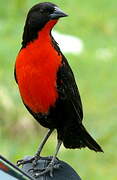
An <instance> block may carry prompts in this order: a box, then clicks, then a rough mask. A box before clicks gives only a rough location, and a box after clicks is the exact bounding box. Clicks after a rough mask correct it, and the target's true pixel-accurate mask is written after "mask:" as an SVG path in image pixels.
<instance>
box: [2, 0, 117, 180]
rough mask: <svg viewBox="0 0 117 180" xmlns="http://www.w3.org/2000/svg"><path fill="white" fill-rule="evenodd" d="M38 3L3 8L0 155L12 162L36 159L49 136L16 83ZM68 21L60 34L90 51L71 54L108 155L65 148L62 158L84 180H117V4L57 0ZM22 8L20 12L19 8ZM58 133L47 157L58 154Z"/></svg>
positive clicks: (92, 125)
mask: <svg viewBox="0 0 117 180" xmlns="http://www.w3.org/2000/svg"><path fill="white" fill-rule="evenodd" d="M37 2H39V1H37V0H30V1H29V0H25V1H24V0H11V1H10V3H9V1H8V0H7V1H2V5H1V7H0V42H1V43H0V153H1V154H3V155H4V156H6V157H7V158H8V159H10V160H11V161H13V162H16V160H17V159H20V158H22V157H23V156H25V155H33V154H34V152H35V151H36V149H37V146H38V144H39V142H40V140H41V138H42V136H43V135H44V132H45V130H44V129H43V128H42V127H40V126H39V125H38V124H37V123H36V122H35V121H33V118H32V117H31V116H30V115H29V114H28V113H27V111H26V110H25V108H24V107H23V105H22V103H21V99H20V97H19V94H18V90H17V86H16V84H15V82H14V77H13V67H14V63H15V57H16V54H17V52H18V51H19V49H20V42H21V36H22V30H23V23H24V19H25V16H26V13H27V10H28V9H29V8H30V7H31V6H32V5H33V4H35V3H37ZM51 2H54V3H55V4H58V5H59V6H60V7H61V8H62V9H63V10H64V11H65V12H67V13H68V14H69V17H68V18H66V19H62V20H61V22H59V23H58V24H57V26H56V29H57V30H58V31H60V32H62V33H66V34H71V35H75V36H78V37H80V38H81V39H82V40H83V41H84V46H85V50H84V52H83V53H82V54H81V55H79V56H74V55H67V54H66V56H67V58H68V60H69V63H70V65H71V67H72V69H73V71H74V74H75V77H76V81H77V83H78V85H79V88H80V92H81V96H82V101H83V105H84V124H85V126H86V127H87V129H88V130H89V131H90V133H91V134H92V135H93V136H94V137H95V138H96V139H97V141H98V142H99V143H100V144H101V145H102V147H103V149H104V152H105V153H104V154H103V153H102V154H101V153H94V152H91V151H89V150H87V149H85V150H66V149H65V148H64V147H62V148H61V151H60V153H59V158H60V159H62V160H64V161H66V162H68V163H69V164H71V165H72V167H73V168H74V169H75V170H76V171H77V172H78V173H79V174H80V176H81V177H82V179H83V180H85V179H86V180H89V179H91V180H94V179H95V180H99V179H100V180H103V179H106V180H116V179H117V175H116V162H117V156H116V147H117V140H116V129H117V123H116V117H117V110H116V107H117V105H116V99H117V93H116V89H117V85H116V82H117V78H116V69H117V68H116V67H117V62H116V58H117V53H116V52H117V51H116V42H117V36H116V32H117V22H116V6H117V2H116V1H114V0H112V1H109V0H103V1H101V0H96V1H92V0H88V1H81V0H79V1H77V0H74V1H70V0H65V1H62V0H60V1H59V2H58V1H57V0H53V1H51ZM19 7H20V8H19ZM55 143H56V138H55V134H53V136H52V137H51V138H50V140H49V141H48V144H47V145H46V146H45V148H44V151H43V155H47V154H48V155H49V154H52V153H53V151H54V149H55Z"/></svg>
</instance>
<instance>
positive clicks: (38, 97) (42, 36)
mask: <svg viewBox="0 0 117 180" xmlns="http://www.w3.org/2000/svg"><path fill="white" fill-rule="evenodd" d="M56 22H57V20H51V21H49V22H48V23H47V24H46V25H45V27H44V28H43V29H42V30H41V31H39V33H38V38H37V39H35V40H34V41H32V42H30V43H29V44H28V45H27V46H26V48H23V49H22V50H21V51H20V52H19V54H18V56H17V59H16V76H17V81H18V86H19V90H20V94H21V97H22V99H23V101H24V103H25V104H26V105H27V106H28V107H29V108H30V109H31V110H32V111H33V112H41V113H47V112H48V110H49V108H50V107H51V106H54V104H55V102H56V100H57V98H58V93H57V87H56V80H57V71H58V68H59V67H60V65H61V60H62V56H61V55H59V54H58V52H57V51H56V50H55V48H54V47H53V45H52V40H51V36H50V33H49V32H50V29H51V28H52V27H53V26H54V24H55V23H56Z"/></svg>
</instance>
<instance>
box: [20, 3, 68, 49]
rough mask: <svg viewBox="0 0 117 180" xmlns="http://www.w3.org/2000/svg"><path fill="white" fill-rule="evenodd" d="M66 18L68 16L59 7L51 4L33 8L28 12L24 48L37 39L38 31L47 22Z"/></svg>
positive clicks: (42, 4) (40, 4)
mask: <svg viewBox="0 0 117 180" xmlns="http://www.w3.org/2000/svg"><path fill="white" fill-rule="evenodd" d="M65 16H67V14H65V13H64V12H63V11H62V10H61V9H59V8H58V6H57V5H55V4H53V3H50V2H44V3H39V4H36V5H35V6H33V7H32V8H31V9H30V10H29V12H28V15H27V19H26V23H25V26H24V33H23V42H22V45H23V47H24V46H26V44H27V43H28V42H30V41H32V40H34V39H35V38H36V37H37V33H38V31H40V30H41V29H42V28H43V27H44V26H45V24H46V23H47V22H49V21H50V20H52V19H59V18H61V17H65Z"/></svg>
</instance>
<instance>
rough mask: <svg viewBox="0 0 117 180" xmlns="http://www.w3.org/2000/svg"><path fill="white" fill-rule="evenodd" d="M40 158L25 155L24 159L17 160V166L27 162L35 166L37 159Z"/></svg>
mask: <svg viewBox="0 0 117 180" xmlns="http://www.w3.org/2000/svg"><path fill="white" fill-rule="evenodd" d="M39 159H40V157H37V156H34V157H26V158H24V159H21V160H18V161H17V166H20V165H24V164H27V163H32V164H33V166H34V167H35V166H36V165H37V161H38V160H39Z"/></svg>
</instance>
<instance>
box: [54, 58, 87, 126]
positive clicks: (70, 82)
mask: <svg viewBox="0 0 117 180" xmlns="http://www.w3.org/2000/svg"><path fill="white" fill-rule="evenodd" d="M62 57H63V58H62V66H61V67H60V68H59V71H58V74H57V88H58V93H59V97H60V98H61V99H64V100H65V101H66V99H67V101H69V102H70V107H71V109H73V110H74V112H75V113H76V115H77V119H78V122H79V123H80V122H82V119H83V109H82V102H81V98H80V94H79V90H78V87H77V85H76V81H75V78H74V74H73V72H72V70H71V68H70V66H69V64H68V62H67V60H66V58H65V56H64V55H62Z"/></svg>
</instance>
